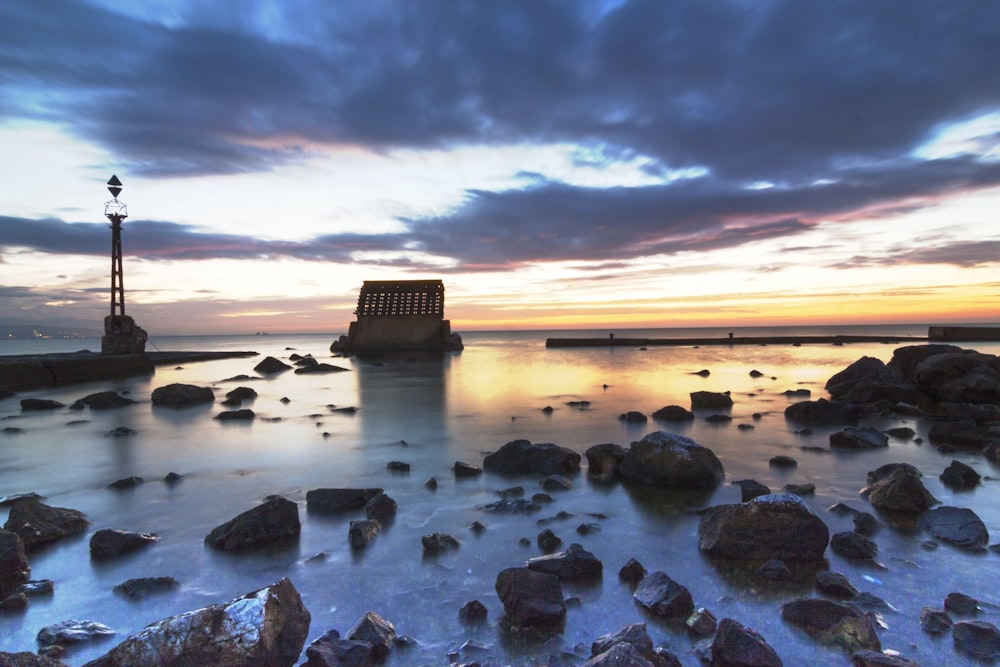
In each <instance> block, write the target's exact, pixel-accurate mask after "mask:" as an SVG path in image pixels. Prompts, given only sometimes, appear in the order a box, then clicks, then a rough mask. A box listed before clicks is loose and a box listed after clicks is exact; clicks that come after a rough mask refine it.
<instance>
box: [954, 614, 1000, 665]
mask: <svg viewBox="0 0 1000 667" xmlns="http://www.w3.org/2000/svg"><path fill="white" fill-rule="evenodd" d="M951 636H952V639H953V640H954V642H955V650H956V651H958V652H959V653H963V654H965V655H968V656H972V657H973V658H975V659H976V660H982V661H989V662H992V661H993V660H996V659H997V658H1000V630H997V626H995V625H993V624H992V623H987V622H986V621H959V622H958V623H956V624H955V625H954V626H952V628H951Z"/></svg>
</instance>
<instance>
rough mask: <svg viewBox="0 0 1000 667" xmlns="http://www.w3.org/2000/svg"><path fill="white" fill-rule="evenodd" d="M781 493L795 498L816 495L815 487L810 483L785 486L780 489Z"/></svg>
mask: <svg viewBox="0 0 1000 667" xmlns="http://www.w3.org/2000/svg"><path fill="white" fill-rule="evenodd" d="M782 491H784V492H785V493H792V494H795V495H796V496H811V495H812V494H814V493H816V485H815V484H813V483H812V482H807V483H806V484H785V486H783V487H782Z"/></svg>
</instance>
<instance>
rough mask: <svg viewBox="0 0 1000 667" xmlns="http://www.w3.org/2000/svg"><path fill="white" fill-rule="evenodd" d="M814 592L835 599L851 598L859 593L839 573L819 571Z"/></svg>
mask: <svg viewBox="0 0 1000 667" xmlns="http://www.w3.org/2000/svg"><path fill="white" fill-rule="evenodd" d="M816 590H818V591H819V592H820V593H826V594H827V595H830V596H833V597H835V598H847V599H849V598H853V597H856V596H857V594H858V593H859V592H860V591H858V589H857V588H855V587H854V585H853V584H851V582H850V581H848V579H847V577H846V576H844V575H843V574H841V573H840V572H830V571H828V570H820V571H819V572H817V573H816Z"/></svg>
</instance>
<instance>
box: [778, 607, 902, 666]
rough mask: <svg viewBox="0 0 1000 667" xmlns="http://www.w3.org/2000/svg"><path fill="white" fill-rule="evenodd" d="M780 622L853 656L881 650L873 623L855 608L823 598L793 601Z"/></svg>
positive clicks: (782, 609) (784, 609)
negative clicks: (862, 652) (834, 645)
mask: <svg viewBox="0 0 1000 667" xmlns="http://www.w3.org/2000/svg"><path fill="white" fill-rule="evenodd" d="M781 618H782V619H783V620H784V621H786V622H788V623H791V624H792V625H796V626H799V627H801V628H802V629H803V630H805V632H806V634H808V635H809V636H810V637H812V638H813V639H815V640H816V641H818V642H819V643H821V644H839V645H840V646H841V647H843V648H844V649H846V650H847V651H849V652H851V653H853V652H854V651H859V650H862V649H869V650H872V651H881V650H882V644H881V642H880V641H879V638H878V635H877V634H876V632H875V624H874V622H873V621H872V619H871V618H870V617H869V616H868V615H866V614H864V613H863V612H862V611H861V610H860V609H858V608H857V607H854V606H852V605H846V604H840V603H838V602H831V601H830V600H823V599H821V598H805V599H799V600H793V601H792V602H788V603H786V604H783V605H781Z"/></svg>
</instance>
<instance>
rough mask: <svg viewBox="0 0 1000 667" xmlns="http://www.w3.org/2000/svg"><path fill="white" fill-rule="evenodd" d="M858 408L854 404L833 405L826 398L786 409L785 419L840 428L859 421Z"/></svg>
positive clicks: (793, 405) (795, 404)
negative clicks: (842, 425)
mask: <svg viewBox="0 0 1000 667" xmlns="http://www.w3.org/2000/svg"><path fill="white" fill-rule="evenodd" d="M857 416H858V412H857V408H856V407H855V406H854V405H852V404H845V403H832V402H830V401H828V400H826V399H825V398H821V399H819V400H816V401H803V402H802V403H794V404H792V405H789V406H788V407H787V408H785V419H788V420H791V421H794V422H798V423H800V424H804V425H807V426H840V425H841V424H851V423H853V422H854V421H855V420H857Z"/></svg>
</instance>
